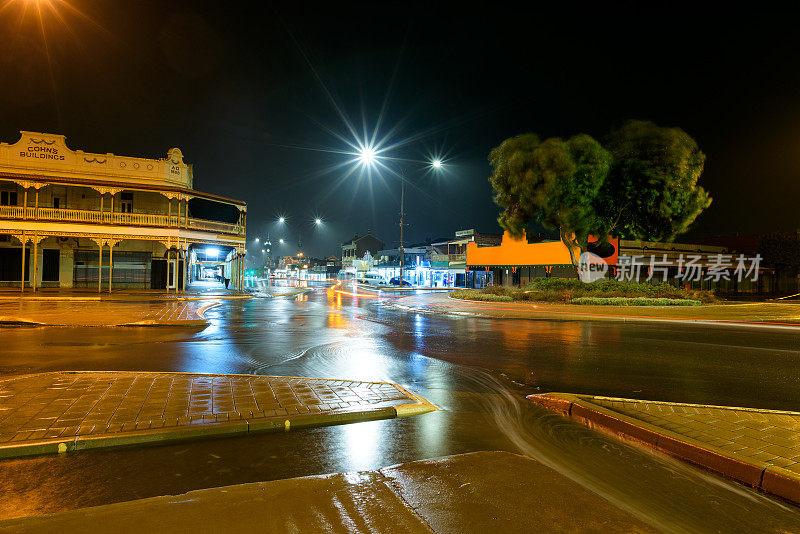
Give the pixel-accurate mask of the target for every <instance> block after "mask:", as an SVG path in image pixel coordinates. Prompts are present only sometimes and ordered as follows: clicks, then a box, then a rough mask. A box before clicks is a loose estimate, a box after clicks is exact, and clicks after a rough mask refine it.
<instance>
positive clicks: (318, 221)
mask: <svg viewBox="0 0 800 534" xmlns="http://www.w3.org/2000/svg"><path fill="white" fill-rule="evenodd" d="M314 224H316V225H317V226H319V225H320V224H322V219H320V218H319V217H317V218H316V219H314Z"/></svg>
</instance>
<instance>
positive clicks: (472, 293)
mask: <svg viewBox="0 0 800 534" xmlns="http://www.w3.org/2000/svg"><path fill="white" fill-rule="evenodd" d="M450 296H451V297H453V298H457V299H462V300H481V301H484V302H511V301H512V300H514V299H513V298H512V297H511V296H510V295H503V294H501V293H497V292H484V291H481V290H479V289H462V290H459V291H453V292H451V293H450Z"/></svg>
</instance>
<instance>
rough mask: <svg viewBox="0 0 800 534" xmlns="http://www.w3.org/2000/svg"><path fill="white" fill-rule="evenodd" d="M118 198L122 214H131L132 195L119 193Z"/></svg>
mask: <svg viewBox="0 0 800 534" xmlns="http://www.w3.org/2000/svg"><path fill="white" fill-rule="evenodd" d="M119 198H120V200H121V201H122V212H123V213H131V212H132V211H133V193H130V192H128V193H120V194H119Z"/></svg>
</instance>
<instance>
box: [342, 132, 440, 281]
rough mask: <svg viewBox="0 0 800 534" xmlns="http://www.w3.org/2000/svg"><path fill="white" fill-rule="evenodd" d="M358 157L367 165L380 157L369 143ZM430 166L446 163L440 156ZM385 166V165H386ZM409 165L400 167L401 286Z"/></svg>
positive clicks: (437, 167) (375, 161)
mask: <svg viewBox="0 0 800 534" xmlns="http://www.w3.org/2000/svg"><path fill="white" fill-rule="evenodd" d="M358 159H359V160H360V161H361V164H362V165H363V166H365V167H368V166H372V165H374V164H375V163H377V162H378V160H379V159H380V158H379V156H378V153H377V151H376V150H375V149H374V148H372V147H371V146H369V145H365V146H362V147H361V148H360V150H359V152H358ZM427 165H428V167H430V168H431V169H433V170H434V171H440V170H441V169H442V166H443V165H444V163H443V162H442V160H441V159H439V158H434V159H432V160H430V161H428V162H427ZM384 166H385V165H384ZM406 174H407V166H406V165H403V166H401V167H400V174H399V176H400V249H399V251H400V287H403V271H404V267H405V247H404V242H403V237H404V230H405V215H406V210H405V200H406V180H407V177H406Z"/></svg>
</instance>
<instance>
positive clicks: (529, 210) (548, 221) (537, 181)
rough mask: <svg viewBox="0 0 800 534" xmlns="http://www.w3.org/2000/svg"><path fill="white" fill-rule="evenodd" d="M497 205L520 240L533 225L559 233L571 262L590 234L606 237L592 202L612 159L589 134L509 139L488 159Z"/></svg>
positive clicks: (504, 224)
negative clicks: (529, 226) (537, 223)
mask: <svg viewBox="0 0 800 534" xmlns="http://www.w3.org/2000/svg"><path fill="white" fill-rule="evenodd" d="M489 162H490V163H491V165H492V167H493V168H494V173H493V174H492V177H491V178H490V181H491V183H492V187H494V191H495V202H497V204H499V205H500V206H503V207H505V210H504V211H503V212H502V213H501V214H500V217H499V219H498V220H499V222H500V225H501V226H502V227H503V228H505V229H506V230H508V231H509V232H510V233H511V235H514V236H517V237H518V236H520V235H522V233H523V231H524V228H525V226H526V225H527V224H528V222H529V221H531V220H537V221H539V222H541V223H542V225H543V226H545V227H546V228H549V229H552V230H559V233H560V236H561V239H562V241H563V242H564V244H565V245H567V247H568V249H569V251H570V255H572V256H573V258H572V260H573V263H574V264H576V265H577V258H575V257H574V253H573V251H574V248H575V247H578V248H579V249H581V250H585V249H586V247H587V244H588V237H589V235H591V234H598V233H603V231H604V230H603V226H602V221H600V220H599V219H598V218H597V217H596V209H595V206H594V201H595V199H596V198H597V195H598V193H599V191H600V188H601V187H602V185H603V182H604V181H605V179H606V176H607V175H608V171H609V166H610V164H611V155H610V154H609V153H608V151H607V150H605V149H604V148H603V147H602V146H600V143H598V142H597V141H595V140H594V139H592V138H591V137H590V136H588V135H576V136H574V137H571V138H569V139H567V140H563V139H559V138H551V139H546V140H545V141H541V140H540V139H539V137H538V136H536V135H535V134H525V135H519V136H517V137H512V138H510V139H506V140H505V141H503V143H502V144H501V145H500V146H498V147H497V148H495V149H494V150H492V152H491V153H490V154H489Z"/></svg>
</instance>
